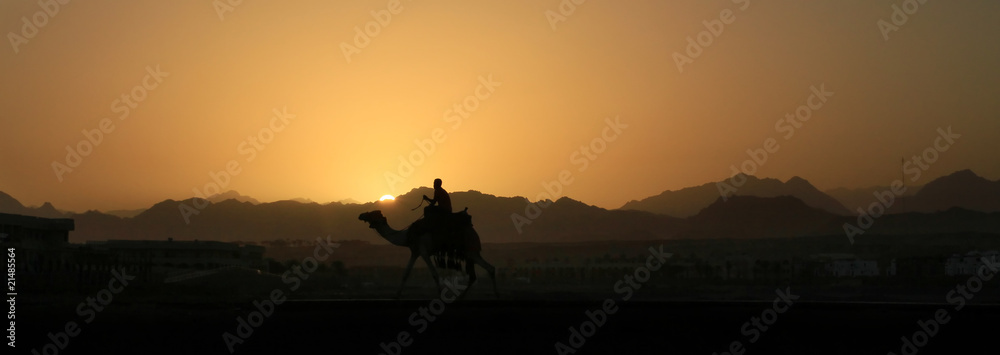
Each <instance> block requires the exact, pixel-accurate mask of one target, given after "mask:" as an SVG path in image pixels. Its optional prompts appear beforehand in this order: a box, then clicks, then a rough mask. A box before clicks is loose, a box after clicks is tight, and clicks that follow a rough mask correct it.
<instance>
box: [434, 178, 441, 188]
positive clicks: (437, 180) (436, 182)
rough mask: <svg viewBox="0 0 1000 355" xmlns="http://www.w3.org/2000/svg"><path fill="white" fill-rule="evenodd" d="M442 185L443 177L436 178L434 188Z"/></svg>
mask: <svg viewBox="0 0 1000 355" xmlns="http://www.w3.org/2000/svg"><path fill="white" fill-rule="evenodd" d="M438 187H441V179H434V188H438Z"/></svg>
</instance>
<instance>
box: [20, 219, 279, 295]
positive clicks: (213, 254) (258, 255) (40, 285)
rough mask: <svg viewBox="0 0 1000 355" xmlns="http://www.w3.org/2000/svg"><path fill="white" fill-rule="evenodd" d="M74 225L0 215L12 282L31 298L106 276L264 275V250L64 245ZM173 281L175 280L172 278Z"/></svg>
mask: <svg viewBox="0 0 1000 355" xmlns="http://www.w3.org/2000/svg"><path fill="white" fill-rule="evenodd" d="M74 229H75V223H74V221H73V220H72V219H68V218H41V217H31V216H22V215H14V214H6V213H0V246H2V247H3V248H5V249H6V248H14V249H15V254H16V257H15V259H16V268H15V271H16V274H17V280H18V281H17V282H18V285H19V286H24V287H19V288H20V289H22V290H25V291H28V292H32V291H40V290H53V289H59V288H76V287H84V286H87V285H101V284H102V283H106V282H107V280H108V277H109V273H110V272H111V271H112V270H119V271H126V272H127V273H129V274H130V275H136V276H137V279H136V281H135V282H136V283H146V282H161V281H163V280H164V279H166V278H168V277H171V276H176V275H177V274H183V273H190V272H193V271H199V270H213V269H216V270H217V269H222V268H245V269H256V270H261V271H264V272H266V271H268V265H267V263H266V262H265V261H264V258H263V256H264V247H261V246H256V245H240V244H236V243H225V242H216V241H173V240H155V241H151V240H108V241H96V242H95V241H91V242H87V243H86V244H72V243H69V232H70V231H72V230H74ZM175 279H176V277H175Z"/></svg>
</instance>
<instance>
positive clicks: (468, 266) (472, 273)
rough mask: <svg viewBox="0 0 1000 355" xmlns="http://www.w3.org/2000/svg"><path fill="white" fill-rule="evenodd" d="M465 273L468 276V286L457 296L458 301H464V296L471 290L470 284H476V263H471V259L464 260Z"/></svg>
mask: <svg viewBox="0 0 1000 355" xmlns="http://www.w3.org/2000/svg"><path fill="white" fill-rule="evenodd" d="M465 272H466V273H467V274H469V284H468V285H466V286H465V290H462V294H460V295H458V299H464V298H465V295H466V294H468V293H469V290H470V289H472V284H474V283H476V263H475V262H473V260H472V258H469V257H466V258H465Z"/></svg>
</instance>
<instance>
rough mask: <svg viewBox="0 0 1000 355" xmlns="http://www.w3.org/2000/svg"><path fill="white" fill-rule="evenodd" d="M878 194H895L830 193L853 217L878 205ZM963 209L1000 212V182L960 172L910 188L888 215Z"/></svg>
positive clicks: (867, 191) (873, 189)
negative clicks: (859, 211) (862, 209)
mask: <svg viewBox="0 0 1000 355" xmlns="http://www.w3.org/2000/svg"><path fill="white" fill-rule="evenodd" d="M877 191H891V190H889V187H886V186H877V187H869V188H863V189H845V188H838V189H833V190H828V191H827V193H828V194H830V196H833V197H834V198H836V199H838V200H839V201H841V202H842V203H843V204H844V205H845V206H847V207H849V208H851V211H852V213H851V214H852V215H856V214H857V208H858V207H862V208H865V209H867V208H868V206H869V205H871V204H872V203H873V202H876V201H878V200H877V199H876V197H875V195H874V193H875V192H877ZM956 207H957V208H961V209H966V210H970V211H979V212H1000V180H998V181H990V180H987V179H986V178H983V177H981V176H979V175H976V173H974V172H972V170H961V171H956V172H954V173H952V174H950V175H946V176H942V177H939V178H937V179H934V180H933V181H931V182H929V183H927V184H926V185H923V186H907V187H906V192H904V193H903V195H902V196H900V197H896V198H894V201H893V204H892V206H891V207H890V208H889V210H888V213H891V214H895V213H909V212H919V213H931V212H940V211H947V210H949V209H952V208H956Z"/></svg>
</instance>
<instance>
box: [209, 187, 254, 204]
mask: <svg viewBox="0 0 1000 355" xmlns="http://www.w3.org/2000/svg"><path fill="white" fill-rule="evenodd" d="M208 200H209V201H211V202H213V203H219V202H222V201H226V200H236V201H239V202H249V203H252V204H255V205H258V204H260V201H257V200H255V199H254V198H253V197H250V196H245V195H240V193H239V192H236V191H233V190H229V191H226V192H223V193H220V194H215V195H212V196H209V197H208Z"/></svg>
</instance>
